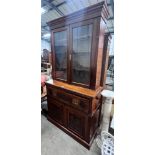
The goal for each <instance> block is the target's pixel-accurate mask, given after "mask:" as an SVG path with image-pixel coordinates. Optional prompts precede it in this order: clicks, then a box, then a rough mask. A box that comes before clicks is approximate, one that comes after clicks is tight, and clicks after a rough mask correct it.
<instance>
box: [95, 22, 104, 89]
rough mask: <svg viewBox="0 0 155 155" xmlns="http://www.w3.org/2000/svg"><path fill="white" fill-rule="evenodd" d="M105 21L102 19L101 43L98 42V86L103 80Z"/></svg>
mask: <svg viewBox="0 0 155 155" xmlns="http://www.w3.org/2000/svg"><path fill="white" fill-rule="evenodd" d="M105 26H106V25H105V23H104V21H103V20H102V19H101V20H100V33H99V43H98V56H97V70H96V88H98V87H99V86H100V80H101V69H102V58H103V47H104V33H105V28H106V27H105Z"/></svg>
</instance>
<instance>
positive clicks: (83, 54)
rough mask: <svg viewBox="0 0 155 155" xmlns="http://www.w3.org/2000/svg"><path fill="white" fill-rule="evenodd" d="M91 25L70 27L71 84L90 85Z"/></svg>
mask: <svg viewBox="0 0 155 155" xmlns="http://www.w3.org/2000/svg"><path fill="white" fill-rule="evenodd" d="M92 32H93V24H87V25H82V26H78V27H77V26H74V27H72V53H71V54H72V64H71V69H72V71H71V72H72V83H79V84H84V85H87V86H89V85H90V58H91V45H92Z"/></svg>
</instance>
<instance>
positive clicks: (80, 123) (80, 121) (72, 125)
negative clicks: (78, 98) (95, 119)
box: [67, 108, 85, 138]
mask: <svg viewBox="0 0 155 155" xmlns="http://www.w3.org/2000/svg"><path fill="white" fill-rule="evenodd" d="M67 128H68V129H69V130H71V131H72V132H74V133H75V134H77V135H78V136H80V137H81V138H84V137H85V117H84V116H83V115H81V114H80V113H79V112H78V111H76V110H73V109H71V108H67Z"/></svg>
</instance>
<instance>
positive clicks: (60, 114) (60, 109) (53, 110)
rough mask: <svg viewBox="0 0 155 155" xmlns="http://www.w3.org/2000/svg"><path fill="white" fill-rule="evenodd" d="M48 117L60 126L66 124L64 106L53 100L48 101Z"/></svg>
mask: <svg viewBox="0 0 155 155" xmlns="http://www.w3.org/2000/svg"><path fill="white" fill-rule="evenodd" d="M48 115H49V116H50V117H51V118H52V119H53V120H55V121H56V122H58V123H60V124H62V125H63V124H64V106H63V104H61V103H60V102H57V101H55V100H53V99H52V102H51V101H48Z"/></svg>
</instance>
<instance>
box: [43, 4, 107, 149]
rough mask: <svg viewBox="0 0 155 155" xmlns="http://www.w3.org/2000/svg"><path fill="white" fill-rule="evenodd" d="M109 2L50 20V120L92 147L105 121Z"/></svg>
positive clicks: (48, 96) (48, 93)
mask: <svg viewBox="0 0 155 155" xmlns="http://www.w3.org/2000/svg"><path fill="white" fill-rule="evenodd" d="M108 16H109V12H108V9H107V6H106V3H105V2H101V3H98V4H96V5H93V6H90V7H88V8H85V9H82V10H79V11H77V12H75V13H72V14H70V15H67V16H63V17H61V18H59V19H55V20H53V21H50V22H48V26H49V27H50V30H51V51H52V79H53V80H51V81H50V82H47V83H46V86H47V101H48V120H49V121H50V122H52V123H53V124H55V125H56V126H58V127H59V128H60V129H62V130H63V131H64V132H66V133H67V134H69V135H70V136H72V137H73V138H74V139H75V140H77V141H78V142H79V143H81V144H82V145H84V146H85V147H86V148H88V149H89V148H90V146H91V144H92V142H93V139H94V137H95V134H96V132H97V129H98V127H99V125H100V120H101V107H102V104H101V103H102V98H101V95H100V92H101V91H102V90H103V88H104V83H105V78H106V76H105V75H106V66H107V57H108V38H109V33H106V20H107V18H108Z"/></svg>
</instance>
